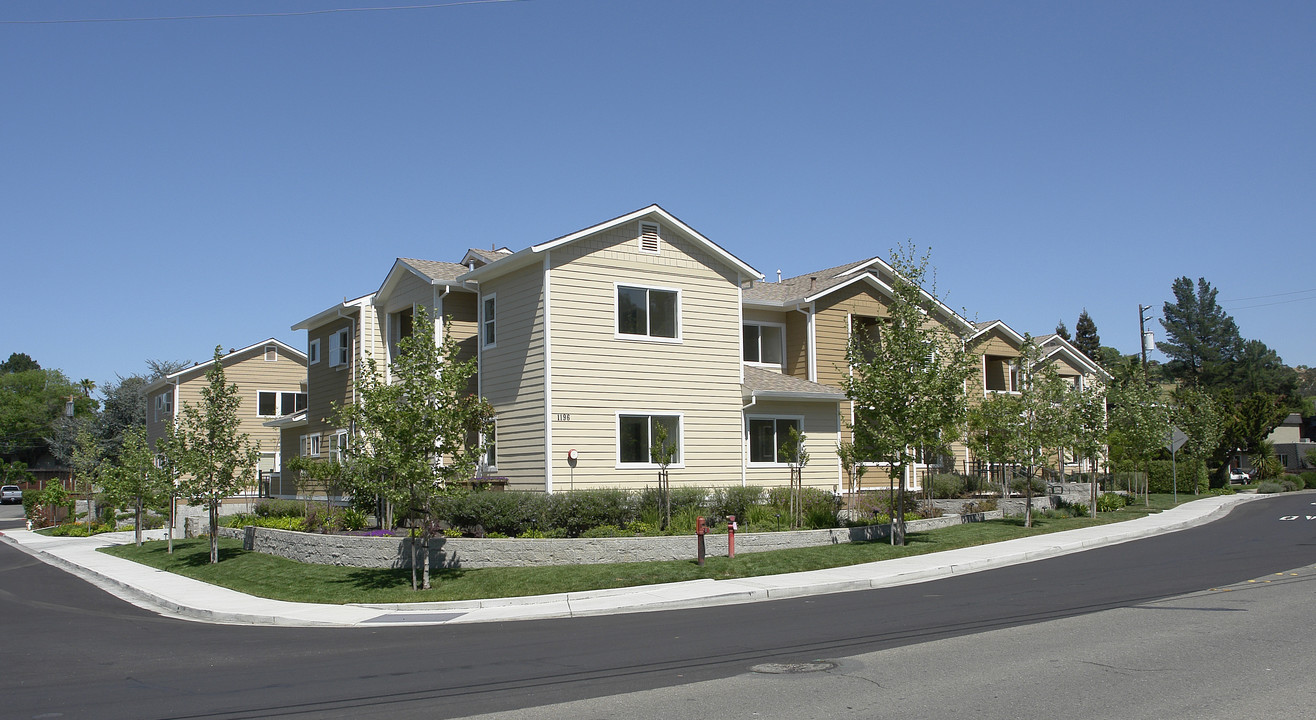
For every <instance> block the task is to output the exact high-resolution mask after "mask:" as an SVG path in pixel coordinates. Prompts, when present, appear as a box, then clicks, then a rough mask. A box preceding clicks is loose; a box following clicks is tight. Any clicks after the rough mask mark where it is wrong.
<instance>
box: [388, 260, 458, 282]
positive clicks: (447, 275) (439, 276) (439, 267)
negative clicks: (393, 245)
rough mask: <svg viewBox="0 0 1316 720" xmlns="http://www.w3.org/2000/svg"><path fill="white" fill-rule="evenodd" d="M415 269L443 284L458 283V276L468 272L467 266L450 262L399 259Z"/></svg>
mask: <svg viewBox="0 0 1316 720" xmlns="http://www.w3.org/2000/svg"><path fill="white" fill-rule="evenodd" d="M398 260H399V261H400V262H404V263H406V264H407V265H409V266H411V267H412V268H413V269H415V270H417V271H419V272H420V273H422V274H424V275H425V276H426V277H429V278H430V279H431V280H439V281H442V282H452V283H455V282H457V276H458V275H461V274H462V273H464V272H466V266H465V265H459V264H457V263H450V262H438V261H437V260H417V259H416V258H398Z"/></svg>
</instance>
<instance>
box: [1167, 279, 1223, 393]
mask: <svg viewBox="0 0 1316 720" xmlns="http://www.w3.org/2000/svg"><path fill="white" fill-rule="evenodd" d="M1170 289H1171V291H1172V292H1173V293H1174V302H1173V303H1171V302H1166V303H1165V305H1164V306H1163V307H1162V309H1161V314H1162V319H1161V326H1162V327H1164V328H1165V341H1164V342H1159V343H1156V347H1157V349H1159V350H1160V351H1161V352H1162V353H1164V354H1165V355H1166V357H1168V358H1170V361H1169V362H1168V363H1166V364H1165V372H1166V374H1167V375H1169V377H1171V378H1173V379H1175V380H1181V381H1183V382H1185V383H1187V384H1189V385H1199V384H1200V385H1206V386H1208V387H1211V386H1215V385H1218V384H1220V383H1221V382H1222V381H1224V380H1226V379H1227V378H1228V374H1229V365H1230V363H1232V362H1233V360H1234V358H1235V357H1236V356H1237V355H1238V353H1239V351H1240V349H1241V347H1242V344H1243V340H1242V338H1241V337H1240V336H1239V334H1238V325H1237V324H1236V323H1235V322H1234V319H1233V318H1232V317H1230V316H1229V314H1228V313H1226V312H1225V311H1224V308H1221V307H1220V305H1219V303H1217V302H1216V295H1217V294H1218V293H1219V291H1218V290H1217V289H1216V288H1213V287H1211V283H1209V282H1207V281H1206V278H1198V279H1197V285H1196V287H1194V285H1193V282H1192V281H1191V280H1189V279H1188V278H1187V277H1180V278H1179V279H1177V280H1175V281H1174V283H1172V284H1171V286H1170Z"/></svg>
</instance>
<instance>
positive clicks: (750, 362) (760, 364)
mask: <svg viewBox="0 0 1316 720" xmlns="http://www.w3.org/2000/svg"><path fill="white" fill-rule="evenodd" d="M748 325H754V326H756V327H775V328H780V329H781V350H780V354H781V362H779V363H765V362H763V361H762V357H763V332H762V331H759V358H760V359H759V360H757V361H755V360H744V357H745V349H744V347H741V349H740V357H741V359H742V360H743V361H744V363H745V364H746V365H752V366H754V367H761V368H776V369H778V370H780V369H782V368H784V367H785V366H786V324H785V323H774V322H756V321H745V322H742V323H741V324H740V338H741V342H742V343H743V342H744V338H745V327H746V326H748Z"/></svg>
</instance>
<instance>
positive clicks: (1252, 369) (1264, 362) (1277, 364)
mask: <svg viewBox="0 0 1316 720" xmlns="http://www.w3.org/2000/svg"><path fill="white" fill-rule="evenodd" d="M1227 372H1228V374H1227V377H1226V382H1228V383H1229V385H1230V386H1231V387H1233V388H1234V389H1235V390H1237V391H1238V392H1240V393H1243V394H1249V393H1256V392H1261V393H1268V394H1270V395H1278V396H1280V397H1282V398H1284V400H1285V403H1286V405H1287V406H1288V407H1290V408H1291V409H1293V410H1294V411H1299V412H1300V411H1301V409H1302V406H1301V404H1300V402H1299V396H1300V393H1299V377H1298V373H1297V371H1296V370H1294V369H1293V368H1291V367H1289V366H1287V365H1285V364H1284V361H1283V360H1281V359H1280V357H1279V355H1278V354H1277V353H1276V352H1275V351H1274V350H1271V349H1270V348H1269V347H1267V346H1266V344H1265V343H1263V342H1261V341H1260V340H1245V341H1243V344H1242V345H1241V346H1240V347H1239V351H1238V354H1237V355H1236V356H1235V357H1234V359H1233V362H1231V363H1229V366H1228V369H1227Z"/></svg>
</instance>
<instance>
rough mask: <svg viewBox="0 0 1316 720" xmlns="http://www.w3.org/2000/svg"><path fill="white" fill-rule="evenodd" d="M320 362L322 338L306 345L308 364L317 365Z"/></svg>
mask: <svg viewBox="0 0 1316 720" xmlns="http://www.w3.org/2000/svg"><path fill="white" fill-rule="evenodd" d="M319 362H320V338H316V339H314V340H312V341H311V342H309V343H307V345H306V364H307V365H317V364H319Z"/></svg>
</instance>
